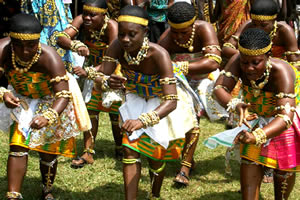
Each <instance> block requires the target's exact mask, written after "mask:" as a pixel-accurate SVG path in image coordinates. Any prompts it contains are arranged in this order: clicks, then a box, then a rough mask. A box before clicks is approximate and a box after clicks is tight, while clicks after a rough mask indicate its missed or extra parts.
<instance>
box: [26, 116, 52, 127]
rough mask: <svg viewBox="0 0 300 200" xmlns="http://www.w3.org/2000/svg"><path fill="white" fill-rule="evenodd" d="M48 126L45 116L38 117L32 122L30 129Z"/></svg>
mask: <svg viewBox="0 0 300 200" xmlns="http://www.w3.org/2000/svg"><path fill="white" fill-rule="evenodd" d="M47 125H48V119H46V118H45V117H43V116H36V117H34V118H33V119H32V121H31V122H30V127H31V128H34V129H41V128H43V127H44V126H47Z"/></svg>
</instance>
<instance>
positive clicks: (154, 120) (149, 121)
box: [138, 111, 160, 128]
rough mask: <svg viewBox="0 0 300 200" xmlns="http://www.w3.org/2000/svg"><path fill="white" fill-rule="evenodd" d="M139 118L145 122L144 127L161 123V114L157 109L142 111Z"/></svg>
mask: <svg viewBox="0 0 300 200" xmlns="http://www.w3.org/2000/svg"><path fill="white" fill-rule="evenodd" d="M138 119H139V120H140V121H141V122H142V123H143V128H147V127H149V126H154V125H155V124H158V123H159V120H160V118H159V116H158V113H157V112H156V111H151V112H148V113H142V114H141V115H140V116H139V117H138Z"/></svg>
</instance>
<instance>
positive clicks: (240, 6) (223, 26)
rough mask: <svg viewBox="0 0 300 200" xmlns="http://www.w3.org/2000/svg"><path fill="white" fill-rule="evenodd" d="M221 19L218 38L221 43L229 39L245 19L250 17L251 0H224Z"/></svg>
mask: <svg viewBox="0 0 300 200" xmlns="http://www.w3.org/2000/svg"><path fill="white" fill-rule="evenodd" d="M222 2H223V5H222V7H223V10H222V15H221V18H220V20H219V32H218V38H219V41H220V43H223V41H226V40H228V39H229V38H230V37H231V35H233V34H234V33H235V32H236V31H237V29H238V28H239V27H240V25H241V24H243V23H244V22H245V21H247V20H249V19H250V11H249V10H250V1H249V0H224V1H222Z"/></svg>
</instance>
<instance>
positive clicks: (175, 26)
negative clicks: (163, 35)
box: [168, 16, 196, 29]
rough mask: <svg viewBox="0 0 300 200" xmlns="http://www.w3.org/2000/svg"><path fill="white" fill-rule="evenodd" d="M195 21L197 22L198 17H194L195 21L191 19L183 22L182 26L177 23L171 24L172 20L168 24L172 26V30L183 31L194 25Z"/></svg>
mask: <svg viewBox="0 0 300 200" xmlns="http://www.w3.org/2000/svg"><path fill="white" fill-rule="evenodd" d="M195 20H196V16H195V17H193V19H191V20H190V21H187V22H183V23H180V24H175V23H173V22H171V21H170V20H168V23H169V24H170V26H171V27H172V28H176V29H182V28H186V27H188V26H190V25H192V24H193V23H194V21H195Z"/></svg>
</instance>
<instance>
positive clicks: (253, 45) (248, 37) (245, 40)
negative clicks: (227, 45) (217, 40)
mask: <svg viewBox="0 0 300 200" xmlns="http://www.w3.org/2000/svg"><path fill="white" fill-rule="evenodd" d="M270 43H271V39H270V37H269V35H268V34H267V33H266V32H265V31H263V30H261V29H258V28H249V29H247V30H245V31H244V32H243V33H242V34H241V36H240V38H239V44H240V45H241V46H242V47H244V48H246V49H251V50H255V49H263V48H265V47H267V46H268V45H270Z"/></svg>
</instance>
